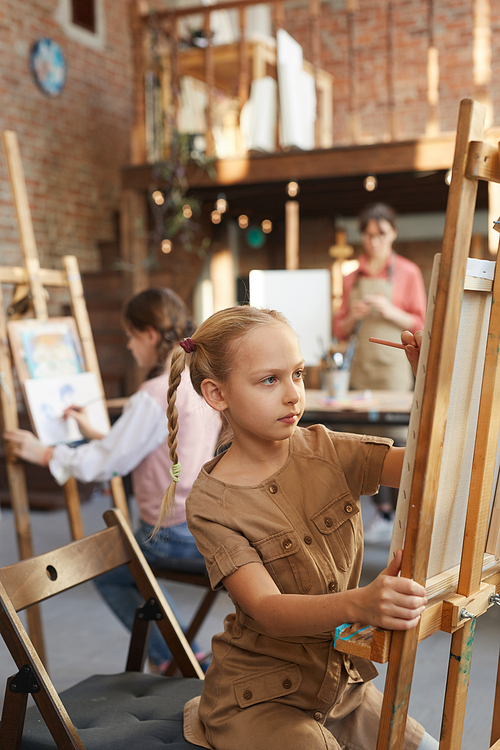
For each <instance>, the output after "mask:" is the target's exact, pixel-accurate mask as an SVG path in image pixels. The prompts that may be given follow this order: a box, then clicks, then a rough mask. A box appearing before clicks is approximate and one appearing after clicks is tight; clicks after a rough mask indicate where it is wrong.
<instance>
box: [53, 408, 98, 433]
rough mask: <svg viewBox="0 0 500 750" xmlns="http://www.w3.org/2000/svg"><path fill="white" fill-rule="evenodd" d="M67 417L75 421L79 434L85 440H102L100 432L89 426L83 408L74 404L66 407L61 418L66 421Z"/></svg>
mask: <svg viewBox="0 0 500 750" xmlns="http://www.w3.org/2000/svg"><path fill="white" fill-rule="evenodd" d="M68 417H73V419H75V420H76V422H77V424H78V428H79V430H80V432H81V433H82V435H83V437H84V438H86V439H87V440H102V438H103V437H104V435H103V434H102V432H98V431H97V430H95V429H94V428H93V427H92V425H91V424H90V422H89V419H88V417H87V413H86V411H85V407H84V406H76V405H75V404H72V405H71V406H68V408H67V409H65V410H64V411H63V415H62V418H63V419H68Z"/></svg>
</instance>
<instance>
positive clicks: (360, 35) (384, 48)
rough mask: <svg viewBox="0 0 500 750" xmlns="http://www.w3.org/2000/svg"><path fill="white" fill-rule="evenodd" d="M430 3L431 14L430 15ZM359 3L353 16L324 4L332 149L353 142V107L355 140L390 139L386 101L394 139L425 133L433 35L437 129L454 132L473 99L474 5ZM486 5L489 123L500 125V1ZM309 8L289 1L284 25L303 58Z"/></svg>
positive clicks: (340, 0)
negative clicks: (464, 103) (465, 103)
mask: <svg viewBox="0 0 500 750" xmlns="http://www.w3.org/2000/svg"><path fill="white" fill-rule="evenodd" d="M431 2H432V6H433V14H430V13H429V9H430V7H431ZM356 5H357V9H356V11H355V12H354V13H351V14H350V13H349V12H348V3H347V1H346V0H329V1H327V2H322V3H321V20H320V38H321V67H323V68H324V69H325V70H327V71H329V72H330V73H332V74H333V75H334V76H335V81H334V86H333V113H334V142H335V145H342V144H343V143H348V142H350V141H351V140H352V133H351V131H350V124H349V120H350V115H351V114H352V111H353V109H352V108H354V115H355V120H356V128H357V140H359V141H361V142H379V141H384V140H387V139H388V138H389V137H390V134H391V124H390V109H391V106H390V105H391V101H392V103H393V107H394V110H395V116H394V137H396V138H399V139H406V138H414V137H417V136H420V135H423V134H424V133H425V126H426V118H427V106H428V105H427V50H428V47H429V44H430V40H431V38H432V37H433V39H434V44H435V46H436V47H437V50H438V53H439V125H440V129H441V130H442V131H450V130H454V129H455V127H456V119H457V113H458V104H459V102H460V100H461V99H463V98H464V97H474V94H475V88H474V81H473V29H474V2H471V0H439V2H438V0H392V2H391V3H388V2H379V0H357V3H356ZM489 5H490V13H491V31H492V37H491V48H492V49H491V51H492V87H491V88H492V90H491V94H492V99H493V105H494V111H495V113H496V117H495V120H494V124H496V125H500V88H499V86H498V80H499V78H498V75H496V73H498V70H499V67H500V25H499V20H498V19H499V18H500V14H499V11H500V2H499V0H490V2H489ZM389 6H390V8H391V15H390V14H389V12H388V7H389ZM307 10H308V3H307V2H306V1H305V0H297V1H294V2H287V3H286V4H285V28H286V30H287V31H288V32H289V33H290V34H292V36H293V37H294V38H295V39H297V41H298V42H300V44H302V46H303V49H304V55H305V57H306V58H309V59H311V42H310V33H309V25H308V14H307ZM391 16H392V22H391ZM430 18H431V19H432V20H431V21H430V20H429V19H430ZM389 38H390V39H392V44H391V52H390V53H389V52H388V40H389ZM391 58H392V65H391ZM352 71H354V75H351V73H352ZM391 81H392V83H391Z"/></svg>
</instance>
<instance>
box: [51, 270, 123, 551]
mask: <svg viewBox="0 0 500 750" xmlns="http://www.w3.org/2000/svg"><path fill="white" fill-rule="evenodd" d="M63 264H64V268H65V271H66V275H67V278H68V287H69V292H70V299H71V308H72V312H73V317H74V318H75V320H76V324H77V326H78V333H79V334H80V340H81V343H82V350H83V356H84V358H85V366H86V368H87V370H88V371H89V372H93V373H94V375H95V376H96V378H97V382H98V383H99V387H100V389H101V393H102V397H103V400H104V399H105V394H104V386H103V384H102V378H101V371H100V368H99V361H98V359H97V352H96V350H95V344H94V337H93V336H92V329H91V327H90V320H89V314H88V311H87V305H86V304H85V298H84V296H83V285H82V279H81V276H80V271H79V269H78V261H77V259H76V258H75V256H74V255H66V256H65V257H64V258H63ZM66 485H68V488H66ZM110 485H111V493H112V495H113V502H114V504H115V506H116V507H117V508H119V509H120V510H121V512H122V513H123V517H124V518H125V519H126V520H127V521H128V522H129V523H130V516H129V512H128V506H127V498H126V496H125V490H124V489H123V481H122V478H121V477H118V476H116V477H113V478H112V479H111V481H110ZM64 487H65V490H66V500H67V506H68V514H69V517H70V524H71V529H72V533H73V539H81V538H82V537H83V536H84V530H83V524H82V520H81V514H80V498H79V494H78V488H77V486H76V480H75V479H74V478H73V477H71V479H69V480H68V482H66V484H65V485H64Z"/></svg>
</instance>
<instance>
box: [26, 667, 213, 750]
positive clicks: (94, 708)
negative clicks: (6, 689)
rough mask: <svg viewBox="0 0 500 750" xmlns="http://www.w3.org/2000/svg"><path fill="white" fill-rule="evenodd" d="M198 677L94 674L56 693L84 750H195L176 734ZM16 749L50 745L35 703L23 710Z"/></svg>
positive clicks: (198, 690) (197, 685)
mask: <svg viewBox="0 0 500 750" xmlns="http://www.w3.org/2000/svg"><path fill="white" fill-rule="evenodd" d="M202 687H203V681H201V680H197V679H178V678H175V677H160V676H158V675H151V674H143V673H142V672H125V673H123V674H116V675H94V676H93V677H89V678H88V679H86V680H84V681H83V682H81V683H79V684H78V685H75V686H74V687H72V688H69V689H68V690H65V691H64V692H62V693H61V694H60V698H61V700H62V702H63V704H64V706H65V708H66V710H67V712H68V714H69V717H70V719H71V721H72V722H73V724H74V725H75V727H76V730H77V732H78V734H79V736H80V739H81V740H82V742H83V744H84V746H85V749H86V750H156V749H157V748H165V747H168V748H169V749H170V750H181V749H182V750H186V749H187V748H195V747H196V745H192V744H191V743H190V742H186V740H185V739H184V738H183V734H182V717H183V709H184V704H185V703H186V702H187V701H188V700H189V699H190V698H193V697H194V696H195V695H199V694H200V693H201V689H202ZM21 748H22V750H54V748H56V744H55V742H54V740H53V739H52V736H51V734H50V732H49V730H48V729H47V727H46V725H45V722H44V721H43V719H42V717H41V716H40V713H39V711H38V709H37V707H36V706H32V707H30V708H29V709H28V711H27V712H26V722H25V729H24V734H23V741H22V745H21Z"/></svg>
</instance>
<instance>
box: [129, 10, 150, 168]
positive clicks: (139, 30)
mask: <svg viewBox="0 0 500 750" xmlns="http://www.w3.org/2000/svg"><path fill="white" fill-rule="evenodd" d="M143 10H145V8H144V2H143V0H131V2H130V28H131V35H132V59H133V66H132V73H133V95H132V96H133V110H132V138H131V144H130V156H131V162H132V164H144V163H145V162H146V161H147V157H146V153H147V149H146V102H145V75H146V60H145V55H144V43H145V39H144V32H145V29H146V21H145V18H144V17H143Z"/></svg>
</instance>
